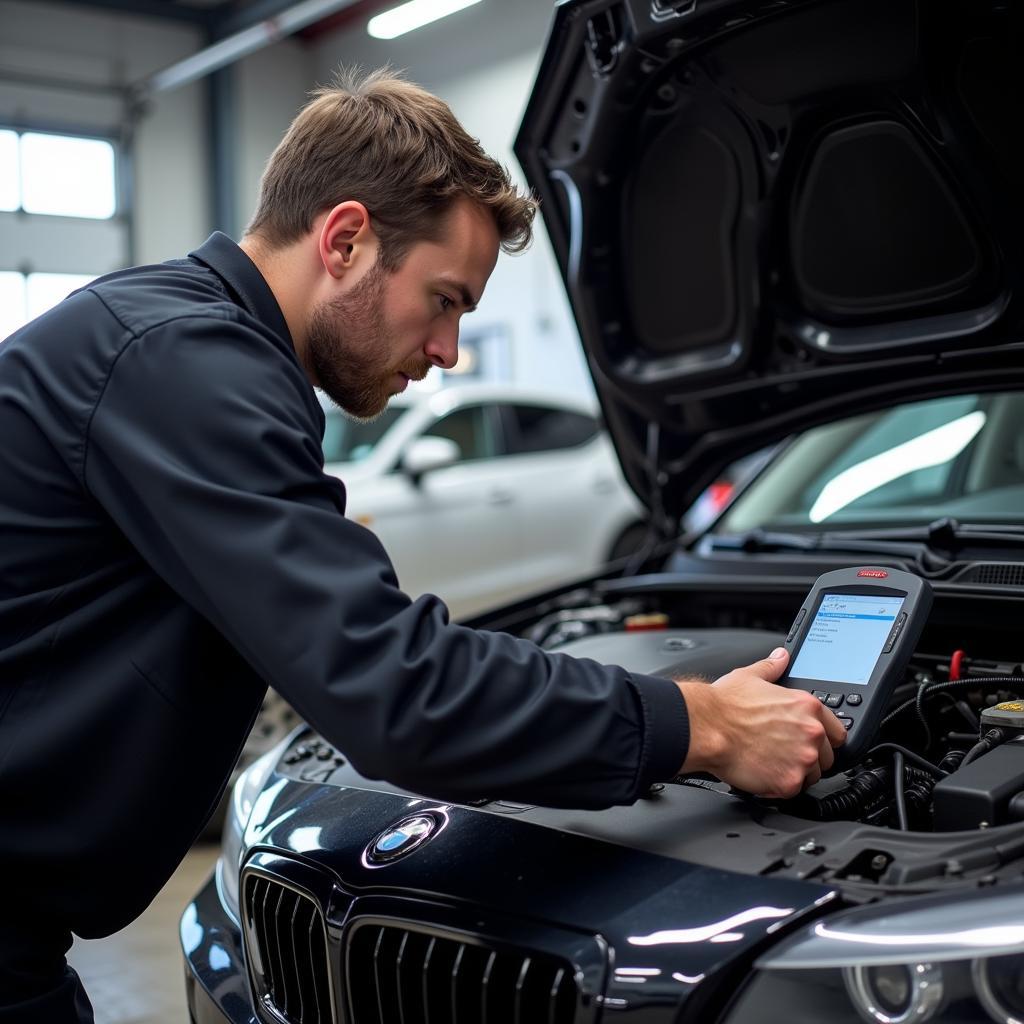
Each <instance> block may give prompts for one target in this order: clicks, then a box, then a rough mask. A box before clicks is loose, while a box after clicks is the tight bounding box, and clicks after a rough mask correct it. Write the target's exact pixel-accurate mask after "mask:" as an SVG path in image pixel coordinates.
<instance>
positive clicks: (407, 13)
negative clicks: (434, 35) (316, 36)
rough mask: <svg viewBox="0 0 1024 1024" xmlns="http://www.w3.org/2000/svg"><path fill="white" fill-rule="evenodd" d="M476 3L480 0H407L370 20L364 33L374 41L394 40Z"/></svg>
mask: <svg viewBox="0 0 1024 1024" xmlns="http://www.w3.org/2000/svg"><path fill="white" fill-rule="evenodd" d="M478 3H480V0H409V3H407V4H402V6H401V7H394V8H392V9H391V10H390V11H385V12H384V13H383V14H378V15H377V16H376V17H374V18H371V19H370V21H369V23H368V24H367V26H366V31H367V32H369V33H370V35H371V36H373V38H374V39H394V38H396V37H397V36H401V35H405V33H406V32H411V31H412V30H413V29H414V28H420V27H421V26H423V25H429V24H430V22H432V21H437V19H438V18H446V17H447V16H448V15H449V14H454V13H455V12H456V11H461V10H462V9H463V8H465V7H472V6H473V4H478Z"/></svg>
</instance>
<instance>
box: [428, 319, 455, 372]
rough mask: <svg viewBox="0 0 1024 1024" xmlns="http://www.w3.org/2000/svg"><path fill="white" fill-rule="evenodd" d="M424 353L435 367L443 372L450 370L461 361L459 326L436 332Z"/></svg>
mask: <svg viewBox="0 0 1024 1024" xmlns="http://www.w3.org/2000/svg"><path fill="white" fill-rule="evenodd" d="M423 351H424V352H425V353H426V356H427V358H428V359H429V360H430V361H431V362H432V363H433V364H434V365H435V366H440V367H441V369H442V370H450V369H451V368H452V367H453V366H454V365H455V364H456V363H457V362H458V359H459V327H458V324H454V325H451V326H445V327H443V328H441V329H439V330H437V331H434V333H433V334H431V336H430V339H429V340H428V341H427V344H426V345H425V346H424V348H423Z"/></svg>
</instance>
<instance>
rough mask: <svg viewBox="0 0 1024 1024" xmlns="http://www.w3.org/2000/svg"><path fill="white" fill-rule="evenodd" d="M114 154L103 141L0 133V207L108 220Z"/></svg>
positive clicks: (113, 195)
mask: <svg viewBox="0 0 1024 1024" xmlns="http://www.w3.org/2000/svg"><path fill="white" fill-rule="evenodd" d="M114 155H115V154H114V147H113V146H112V145H111V144H110V143H109V142H107V141H106V140H105V139H87V138H81V137H77V136H73V135H51V134H48V133H44V132H23V133H18V132H15V131H10V130H4V131H0V210H9V211H14V210H24V211H25V213H38V214H46V215H49V216H62V217H88V218H91V219H94V220H109V219H110V218H111V217H113V216H114V214H115V213H116V212H117V185H116V179H115V175H114V163H115V160H114Z"/></svg>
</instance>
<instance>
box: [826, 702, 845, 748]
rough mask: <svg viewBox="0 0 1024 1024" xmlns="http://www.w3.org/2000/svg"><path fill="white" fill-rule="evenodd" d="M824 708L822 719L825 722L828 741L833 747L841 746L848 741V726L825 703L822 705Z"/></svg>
mask: <svg viewBox="0 0 1024 1024" xmlns="http://www.w3.org/2000/svg"><path fill="white" fill-rule="evenodd" d="M820 707H821V710H822V716H821V720H822V722H824V723H825V732H826V734H827V735H828V741H829V743H831V744H832V746H833V747H841V746H842V745H843V744H844V743H845V742H846V726H844V725H843V723H842V722H840V721H839V719H838V718H836V716H835V715H834V714H832V712H831V711H829V709H828V708H827V707H825V705H824V704H821V705H820Z"/></svg>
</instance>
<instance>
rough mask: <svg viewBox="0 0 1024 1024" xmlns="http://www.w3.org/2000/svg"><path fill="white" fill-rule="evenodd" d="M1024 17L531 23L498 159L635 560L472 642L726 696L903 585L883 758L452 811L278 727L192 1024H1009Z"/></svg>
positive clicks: (203, 898) (714, 7)
mask: <svg viewBox="0 0 1024 1024" xmlns="http://www.w3.org/2000/svg"><path fill="white" fill-rule="evenodd" d="M1022 20H1024V16H1022V11H1021V9H1020V5H1018V4H1015V3H1012V2H1006V0H804V2H801V0H568V2H564V3H561V4H559V5H558V6H557V8H556V10H555V16H554V22H553V25H552V29H551V34H550V39H549V42H548V46H547V50H546V53H545V55H544V58H543V61H542V63H541V67H540V71H539V73H538V78H537V82H536V86H535V88H534V92H533V95H532V98H531V101H530V103H529V106H528V108H527V112H526V115H525V119H524V122H523V125H522V128H521V130H520V134H519V137H518V140H517V154H518V156H519V159H520V160H521V162H522V163H523V165H524V167H525V168H526V171H527V174H528V177H529V178H530V180H531V182H532V184H533V186H534V187H535V188H536V190H537V191H538V193H539V194H540V196H541V198H542V200H543V210H544V217H545V220H546V224H547V227H548V230H549V232H550V234H551V237H552V240H553V243H554V246H555V250H556V253H557V255H558V259H559V262H560V265H561V269H562V273H563V276H564V279H565V284H566V287H567V289H568V291H569V294H570V297H571V300H572V304H573V308H574V311H575V315H576V318H577V321H578V323H579V327H580V332H581V335H582V339H583V343H584V345H585V346H586V350H587V356H588V359H589V363H590V366H591V368H592V370H593V375H594V379H595V382H596V385H597V389H598V392H599V394H600V397H601V402H602V405H603V410H604V415H605V418H606V421H607V423H608V427H609V430H610V432H611V434H612V437H613V438H614V441H615V445H616V448H617V450H618V452H619V454H620V457H621V459H622V463H623V465H624V467H625V471H626V474H627V478H628V479H629V481H630V482H631V484H632V486H633V487H634V489H635V490H636V492H637V493H638V494H639V495H641V496H642V498H643V499H644V500H645V502H646V503H647V505H648V507H649V508H650V512H651V523H652V537H651V543H650V544H648V546H647V548H646V550H645V551H644V552H642V553H641V555H640V556H638V558H637V560H636V561H637V564H636V565H633V566H631V567H630V569H629V571H627V572H623V571H622V568H621V566H618V567H617V568H616V569H615V571H614V572H612V571H609V572H608V573H607V574H605V575H604V576H600V577H597V578H594V579H590V580H587V581H583V582H581V583H579V584H578V585H575V586H573V587H567V588H564V589H563V590H561V591H559V592H554V593H548V594H545V595H542V596H539V597H537V598H536V599H533V600H530V601H524V602H521V603H519V604H518V605H516V606H514V607H509V608H505V609H501V610H499V611H497V612H495V613H493V614H491V615H488V616H484V617H482V618H479V619H477V620H475V621H474V622H473V623H472V624H474V625H477V626H481V627H483V628H489V629H500V630H507V631H510V632H515V633H519V634H522V635H525V636H529V637H532V638H533V639H534V640H536V641H537V642H539V643H541V644H542V645H544V646H546V647H548V648H550V649H558V650H561V651H564V652H568V653H570V654H575V655H579V656H585V657H591V658H596V659H598V660H601V661H605V662H610V663H618V664H621V665H624V666H626V667H627V668H630V669H632V670H635V671H639V672H644V673H654V674H658V673H660V674H667V675H671V674H686V675H698V676H701V675H703V676H706V677H707V678H709V679H713V678H715V677H716V676H717V675H719V674H721V673H723V672H725V671H727V670H730V669H732V668H734V667H736V666H737V665H742V664H746V663H749V662H751V661H753V660H754V659H756V658H759V657H763V656H764V654H765V653H766V652H767V651H768V650H770V649H771V647H773V646H774V645H776V644H777V643H778V642H780V641H782V640H783V639H784V638H785V636H786V634H787V631H788V630H789V628H790V624H791V623H792V621H793V618H794V615H795V614H796V612H797V610H798V609H799V608H800V604H801V599H802V598H803V596H804V595H805V594H806V593H807V591H808V588H809V587H810V586H811V584H812V582H813V581H814V580H815V578H816V577H818V576H819V575H820V574H821V573H824V572H826V571H829V570H833V569H836V568H840V567H846V566H856V565H871V566H875V567H883V569H881V570H879V569H876V570H875V571H876V572H878V571H884V567H889V568H891V569H897V570H903V571H908V572H912V573H914V574H916V575H917V576H919V577H922V578H924V579H926V580H927V581H928V582H929V583H930V585H931V589H932V592H933V594H934V605H933V608H932V611H931V614H930V616H929V619H928V621H927V624H926V626H925V628H924V632H923V634H922V635H921V638H920V640H919V642H918V643H917V645H916V648H915V650H914V652H913V656H912V657H911V659H910V661H909V664H908V666H907V668H906V671H905V673H904V674H903V675H902V676H901V678H900V679H899V680H898V685H897V686H896V689H895V691H894V693H893V697H892V701H891V706H889V707H888V708H887V710H886V713H885V715H884V717H883V719H882V721H881V725H880V726H879V729H878V735H877V737H876V742H875V743H874V744H872V745H871V747H870V749H869V750H868V751H867V752H866V753H865V755H864V757H863V758H862V759H861V760H860V761H859V762H858V763H856V764H853V765H851V766H849V767H848V768H847V769H846V770H845V771H843V772H841V773H838V774H834V775H832V776H830V777H827V778H826V779H824V780H823V781H821V782H820V783H817V784H815V785H814V786H812V787H811V788H810V789H808V790H807V791H805V792H804V793H803V794H802V795H800V796H799V797H797V798H795V799H792V800H787V801H766V800H763V799H758V798H755V797H752V796H749V795H747V794H743V793H739V792H735V791H731V790H730V789H729V787H728V786H726V785H724V784H722V783H720V782H718V781H717V780H715V779H713V778H708V777H683V778H679V779H677V780H675V782H674V783H671V784H666V785H664V786H655V787H654V789H653V790H652V791H651V792H650V794H649V796H648V797H647V798H646V799H644V800H641V801H639V802H638V803H637V804H635V805H634V806H631V807H620V808H616V809H612V810H608V811H602V812H593V811H580V812H573V811H564V810H551V809H545V808H540V807H529V806H524V805H520V804H516V803H511V802H508V801H504V800H502V799H500V797H501V794H481V796H482V797H487V796H493V797H494V798H495V799H492V800H486V799H481V800H480V801H478V802H477V803H475V804H474V805H472V806H467V805H456V804H450V803H444V802H439V801H436V800H432V799H430V795H429V794H421V793H410V792H404V791H401V790H398V789H396V788H394V787H391V786H388V785H386V784H382V783H378V782H372V781H368V780H366V779H364V778H362V777H360V776H359V775H358V774H357V773H356V772H355V771H354V769H353V768H352V767H351V766H350V765H349V764H347V763H346V760H345V757H344V752H341V751H336V750H334V749H333V748H332V747H331V746H330V745H329V744H328V743H326V742H325V741H324V740H323V739H322V738H321V737H319V736H317V735H316V734H315V733H314V732H312V731H311V730H309V729H306V728H305V727H302V728H300V729H299V730H298V731H297V732H296V733H295V734H294V735H293V736H291V737H290V738H289V739H288V740H286V741H285V742H284V743H283V744H281V745H280V746H279V747H278V748H276V749H275V750H273V751H271V752H270V753H269V754H267V755H266V756H264V757H263V758H262V759H261V760H260V761H258V762H257V763H256V764H254V765H253V766H252V767H251V768H250V769H249V770H248V771H247V772H246V773H245V774H244V775H243V776H242V777H241V779H240V780H239V782H238V784H237V785H236V787H235V790H234V794H233V807H232V811H231V813H230V814H229V821H228V826H227V828H226V832H225V840H224V847H223V855H222V857H221V860H220V862H219V864H218V867H217V871H216V874H215V877H214V879H212V880H211V882H210V883H209V884H208V885H207V886H206V887H205V888H204V889H203V890H202V891H201V892H200V893H199V894H198V895H197V897H196V898H195V900H194V902H193V903H192V904H191V905H190V906H189V907H188V908H187V910H186V912H185V915H184V918H183V920H182V926H181V936H182V942H183V946H184V951H185V958H186V977H187V987H188V998H189V1005H190V1008H191V1013H192V1017H193V1020H194V1021H196V1022H197V1024H208V1022H212V1021H217V1022H222V1021H223V1020H229V1021H233V1022H249V1021H252V1020H254V1019H255V1020H258V1021H260V1022H264V1024H282V1022H284V1024H326V1022H328V1021H337V1022H346V1024H364V1022H365V1024H392V1022H400V1024H427V1022H430V1024H482V1022H488V1024H494V1022H499V1024H535V1022H537V1024H540V1022H549V1024H570V1022H571V1024H584V1022H587V1024H590V1022H596V1021H599V1020H601V1021H613V1020H621V1021H623V1024H625V1022H627V1021H635V1022H638V1024H639V1022H644V1024H654V1022H659V1021H665V1022H678V1024H690V1022H700V1024H705V1022H708V1024H713V1022H722V1024H782V1022H785V1024H811V1022H819V1021H826V1020H827V1021H829V1022H833V1024H846V1022H856V1021H867V1022H872V1021H875V1022H883V1024H884V1022H889V1024H898V1022H925V1021H936V1022H943V1024H969V1022H981V1021H995V1022H997V1024H1013V1022H1015V1021H1016V1022H1019V1021H1021V1020H1022V1019H1024V795H1022V794H1024V702H1022V700H1021V698H1022V697H1024V670H1022V664H1021V662H1022V660H1024V627H1022V625H1021V623H1022V613H1024V332H1022V312H1024V303H1022V298H1021V296H1022V293H1024V289H1022V284H1024V281H1022V272H1024V230H1022V229H1024V217H1022V202H1021V195H1022V191H1021V187H1020V181H1021V177H1022V174H1024V161H1022V159H1021V157H1022V155H1024V131H1022V130H1021V127H1020V116H1019V114H1018V110H1019V102H1018V100H1019V95H1020V91H1021V90H1020V75H1019V72H1018V68H1019V66H1020V56H1021V54H1022V53H1024V50H1022V31H1021V27H1022ZM769 445H777V447H776V448H775V449H774V453H773V455H772V456H771V458H770V460H769V461H768V463H767V465H766V466H765V467H764V468H762V469H761V471H760V472H759V473H758V474H757V475H756V476H755V478H754V479H753V480H752V481H749V482H747V483H746V484H745V485H744V486H742V487H740V488H738V493H737V494H736V496H735V497H734V498H733V500H732V501H731V503H730V505H729V506H728V507H727V508H726V510H725V511H724V513H722V515H721V516H720V517H719V518H718V519H717V521H716V522H715V523H714V524H712V526H711V527H710V528H708V529H706V530H705V531H704V532H702V533H700V534H699V535H695V534H694V533H681V532H680V529H679V525H678V524H679V523H680V521H681V518H682V516H683V514H684V512H685V511H686V509H687V507H688V506H689V505H690V503H691V502H692V501H693V500H694V499H695V498H696V496H697V495H698V494H699V493H700V492H701V490H702V489H703V488H704V487H705V486H706V485H707V484H709V483H710V482H712V481H713V480H715V479H716V478H718V477H719V475H720V474H721V473H722V472H723V470H724V469H725V467H727V466H728V465H729V464H731V463H732V462H733V461H735V460H736V459H739V458H741V457H744V456H747V455H749V454H750V453H752V452H754V451H756V450H760V449H763V448H765V447H766V446H769ZM641 560H643V562H642V564H640V563H641ZM994 705H999V709H998V714H999V715H1001V716H1002V718H1001V719H1000V721H1001V722H1002V723H1003V728H1002V731H1001V733H1000V738H1001V739H1002V740H1003V742H1002V743H999V744H998V745H996V744H994V742H988V743H987V745H986V744H982V743H981V742H980V740H981V739H982V736H983V734H984V733H986V731H987V728H988V726H987V723H988V722H989V720H990V719H991V716H992V714H993V713H994V712H993V711H992V708H993V706H994ZM896 754H898V755H899V758H897V757H896V756H895V755H896Z"/></svg>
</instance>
